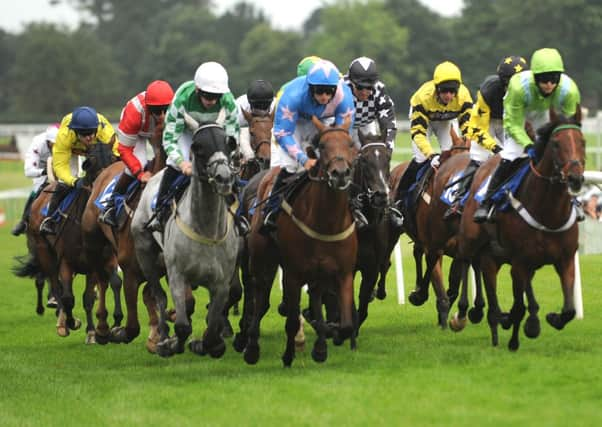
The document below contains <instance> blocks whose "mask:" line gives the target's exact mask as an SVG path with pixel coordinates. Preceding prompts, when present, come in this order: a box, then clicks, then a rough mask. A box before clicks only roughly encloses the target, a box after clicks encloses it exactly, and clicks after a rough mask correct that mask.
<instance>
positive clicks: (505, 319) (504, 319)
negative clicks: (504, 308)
mask: <svg viewBox="0 0 602 427" xmlns="http://www.w3.org/2000/svg"><path fill="white" fill-rule="evenodd" d="M500 325H502V328H504V329H505V330H508V329H510V326H512V319H510V314H508V313H500Z"/></svg>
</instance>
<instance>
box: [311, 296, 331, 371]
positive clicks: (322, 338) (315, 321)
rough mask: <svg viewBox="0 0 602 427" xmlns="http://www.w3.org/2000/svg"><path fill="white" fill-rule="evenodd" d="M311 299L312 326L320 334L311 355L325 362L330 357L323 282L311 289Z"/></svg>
mask: <svg viewBox="0 0 602 427" xmlns="http://www.w3.org/2000/svg"><path fill="white" fill-rule="evenodd" d="M309 299H310V304H309V307H310V309H311V311H312V313H311V317H312V322H311V326H312V327H313V328H314V330H315V331H316V334H317V336H318V337H317V338H316V341H315V342H314V347H313V348H312V350H311V357H312V359H314V361H316V362H324V361H326V359H327V358H328V347H327V345H326V323H325V322H324V316H323V314H322V286H321V284H318V286H315V287H314V289H310V291H309Z"/></svg>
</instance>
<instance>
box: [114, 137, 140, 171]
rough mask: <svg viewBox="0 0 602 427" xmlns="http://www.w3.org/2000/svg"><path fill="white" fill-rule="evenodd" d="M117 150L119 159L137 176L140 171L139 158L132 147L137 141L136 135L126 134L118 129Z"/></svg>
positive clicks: (134, 146)
mask: <svg viewBox="0 0 602 427" xmlns="http://www.w3.org/2000/svg"><path fill="white" fill-rule="evenodd" d="M118 132H119V144H118V150H119V155H120V157H121V160H122V161H123V163H125V165H126V166H127V167H128V169H129V170H130V172H131V173H132V175H134V176H135V177H137V176H138V175H139V174H140V172H142V165H141V164H140V160H138V158H137V157H136V156H135V155H134V148H136V144H137V143H138V135H126V134H124V133H123V132H121V131H120V130H118Z"/></svg>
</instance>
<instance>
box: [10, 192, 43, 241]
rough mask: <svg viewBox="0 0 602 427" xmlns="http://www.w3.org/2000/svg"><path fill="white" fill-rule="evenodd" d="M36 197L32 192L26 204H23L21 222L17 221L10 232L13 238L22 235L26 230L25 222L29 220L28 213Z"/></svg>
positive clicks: (35, 193)
mask: <svg viewBox="0 0 602 427" xmlns="http://www.w3.org/2000/svg"><path fill="white" fill-rule="evenodd" d="M37 195H38V192H37V191H32V192H31V193H30V194H29V197H28V198H27V202H25V207H24V208H23V215H21V221H19V222H18V223H17V224H16V225H15V226H14V227H13V229H12V230H11V231H10V232H11V233H12V235H13V236H18V235H20V234H22V233H24V232H25V231H26V230H27V221H28V220H29V213H30V212H31V205H32V203H33V201H34V200H35V199H36V196H37Z"/></svg>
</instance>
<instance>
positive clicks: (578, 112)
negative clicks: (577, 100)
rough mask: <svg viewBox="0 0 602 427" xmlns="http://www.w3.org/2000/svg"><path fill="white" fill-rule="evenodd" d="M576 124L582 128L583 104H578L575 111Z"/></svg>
mask: <svg viewBox="0 0 602 427" xmlns="http://www.w3.org/2000/svg"><path fill="white" fill-rule="evenodd" d="M574 120H575V123H577V124H578V125H579V126H581V104H577V109H576V110H575V116H574Z"/></svg>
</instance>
